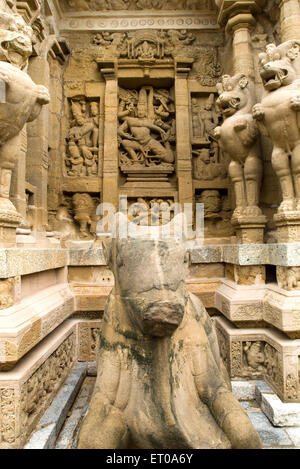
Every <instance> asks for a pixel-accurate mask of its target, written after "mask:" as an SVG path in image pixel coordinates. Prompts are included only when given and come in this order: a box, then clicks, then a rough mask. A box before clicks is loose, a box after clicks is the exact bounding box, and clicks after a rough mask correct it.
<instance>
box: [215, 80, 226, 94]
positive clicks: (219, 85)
mask: <svg viewBox="0 0 300 469" xmlns="http://www.w3.org/2000/svg"><path fill="white" fill-rule="evenodd" d="M216 88H217V92H218V94H221V93H223V91H224V89H223V84H222V83H220V82H219V83H217V84H216Z"/></svg>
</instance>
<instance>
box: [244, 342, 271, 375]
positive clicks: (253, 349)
mask: <svg viewBox="0 0 300 469" xmlns="http://www.w3.org/2000/svg"><path fill="white" fill-rule="evenodd" d="M243 350H244V354H245V358H246V363H247V365H248V366H249V367H250V368H252V369H253V370H255V371H263V370H264V369H265V360H266V357H265V353H264V349H263V347H262V343H261V342H246V344H245V345H244V346H243Z"/></svg>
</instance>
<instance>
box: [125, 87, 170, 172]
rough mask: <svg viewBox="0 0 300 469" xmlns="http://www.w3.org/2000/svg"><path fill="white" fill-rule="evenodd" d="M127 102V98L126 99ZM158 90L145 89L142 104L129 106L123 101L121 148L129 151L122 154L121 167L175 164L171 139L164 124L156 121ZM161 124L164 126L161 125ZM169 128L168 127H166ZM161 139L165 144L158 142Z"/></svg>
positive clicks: (140, 97) (142, 89) (142, 92)
mask: <svg viewBox="0 0 300 469" xmlns="http://www.w3.org/2000/svg"><path fill="white" fill-rule="evenodd" d="M125 99H126V98H125ZM153 100H154V90H153V88H152V87H146V86H143V87H142V88H141V90H140V91H139V94H138V102H137V105H136V106H135V105H134V103H129V105H128V104H127V103H126V101H125V100H124V99H123V98H122V96H121V99H120V106H119V115H118V117H119V120H120V121H121V124H120V125H119V128H118V136H119V143H120V146H121V147H123V149H124V150H125V155H124V153H122V152H121V155H120V163H121V164H124V163H125V164H130V162H131V163H141V164H142V165H144V166H149V165H150V164H151V163H154V164H159V163H161V162H164V163H173V162H174V154H173V151H172V148H171V145H170V141H169V138H170V135H168V133H167V132H166V130H164V128H163V126H162V124H161V123H160V120H161V118H162V113H161V112H160V116H159V117H160V120H159V119H155V117H157V115H155V110H154V104H153ZM159 124H161V125H159ZM165 128H166V127H165ZM157 135H160V137H161V141H159V140H158V139H157Z"/></svg>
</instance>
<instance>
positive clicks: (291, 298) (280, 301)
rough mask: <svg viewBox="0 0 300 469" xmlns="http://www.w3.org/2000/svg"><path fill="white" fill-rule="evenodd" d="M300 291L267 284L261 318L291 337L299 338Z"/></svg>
mask: <svg viewBox="0 0 300 469" xmlns="http://www.w3.org/2000/svg"><path fill="white" fill-rule="evenodd" d="M299 311H300V291H299V290H292V291H288V290H285V289H283V288H280V287H279V286H277V285H275V284H271V285H268V288H267V289H266V294H265V297H264V306H263V318H264V320H265V321H266V322H268V323H269V324H272V326H275V327H276V328H277V329H279V330H281V331H283V332H285V334H287V335H288V336H289V337H291V338H293V339H294V338H300V314H299Z"/></svg>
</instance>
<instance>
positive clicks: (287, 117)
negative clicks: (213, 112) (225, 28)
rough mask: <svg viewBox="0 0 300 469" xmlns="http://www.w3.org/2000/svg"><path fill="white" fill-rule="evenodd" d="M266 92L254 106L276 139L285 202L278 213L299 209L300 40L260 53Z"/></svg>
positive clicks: (275, 160) (265, 129)
mask: <svg viewBox="0 0 300 469" xmlns="http://www.w3.org/2000/svg"><path fill="white" fill-rule="evenodd" d="M259 57H260V66H261V70H260V74H261V77H262V80H263V85H264V89H265V94H264V96H263V98H262V101H261V103H259V104H256V105H255V106H254V107H253V116H254V118H255V119H256V120H257V125H258V127H259V129H260V131H261V132H262V134H263V135H266V136H269V137H270V138H271V140H272V142H273V145H274V148H273V153H272V166H273V169H274V171H275V173H276V175H277V177H278V179H279V182H280V186H281V191H282V198H283V201H282V203H281V205H280V206H279V208H278V212H288V211H294V210H297V211H299V210H300V120H299V116H300V115H299V111H300V41H297V40H290V41H287V42H284V43H283V44H280V45H279V46H277V47H276V46H275V45H274V44H269V45H268V46H267V47H266V53H262V54H260V56H259Z"/></svg>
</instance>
